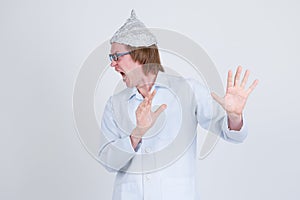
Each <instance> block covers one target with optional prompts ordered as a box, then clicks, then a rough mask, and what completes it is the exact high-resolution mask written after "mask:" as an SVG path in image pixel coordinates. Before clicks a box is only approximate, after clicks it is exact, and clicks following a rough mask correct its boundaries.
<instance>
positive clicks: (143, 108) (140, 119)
mask: <svg viewBox="0 0 300 200" xmlns="http://www.w3.org/2000/svg"><path fill="white" fill-rule="evenodd" d="M155 94H156V90H154V91H153V92H152V93H150V92H149V94H148V96H146V97H145V98H144V100H143V102H142V103H141V104H140V105H139V106H138V108H137V109H136V111H135V115H136V124H137V126H136V128H135V129H134V131H133V133H132V134H131V136H132V137H134V138H136V139H138V141H139V140H140V139H141V138H142V137H143V135H144V134H145V133H146V132H147V131H148V130H149V129H150V128H151V127H152V126H153V124H154V123H155V121H156V119H157V118H158V116H159V115H160V114H161V113H162V112H163V111H164V110H165V109H166V107H167V105H166V104H162V105H161V106H160V107H159V108H158V109H157V110H156V111H154V112H152V110H151V106H152V100H153V98H154V96H155Z"/></svg>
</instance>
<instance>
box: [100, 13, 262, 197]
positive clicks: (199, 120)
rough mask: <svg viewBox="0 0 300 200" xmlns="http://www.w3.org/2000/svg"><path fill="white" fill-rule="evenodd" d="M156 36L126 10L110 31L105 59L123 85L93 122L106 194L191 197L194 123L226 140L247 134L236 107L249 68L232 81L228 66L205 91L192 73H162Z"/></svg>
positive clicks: (240, 109) (243, 92) (240, 104)
mask: <svg viewBox="0 0 300 200" xmlns="http://www.w3.org/2000/svg"><path fill="white" fill-rule="evenodd" d="M156 44H157V41H156V38H155V37H154V35H153V34H152V33H151V32H150V31H149V30H148V29H147V28H146V27H145V25H144V24H143V23H142V22H141V21H140V20H138V19H137V18H136V16H135V13H134V11H132V13H131V17H130V18H129V19H128V20H127V21H126V23H125V24H124V25H123V26H122V27H121V28H120V29H119V30H118V31H117V32H116V33H115V34H114V36H113V37H112V39H111V54H110V59H111V66H112V67H113V68H114V69H115V71H117V72H118V73H120V75H121V76H122V79H123V81H124V82H125V84H126V86H127V88H126V89H125V90H123V91H121V92H120V93H118V94H116V95H113V96H112V97H111V98H110V99H109V101H108V102H107V105H106V107H105V110H104V114H103V118H102V124H101V131H102V133H103V134H104V136H105V138H106V141H105V142H103V144H102V145H101V147H100V150H99V159H100V161H101V162H102V164H103V165H104V166H105V167H106V168H107V169H108V170H109V171H114V172H117V175H116V180H115V186H114V192H113V199H114V200H117V199H118V200H123V199H126V200H128V199H130V200H141V199H143V200H146V199H155V200H160V199H168V200H170V199H178V200H179V199H180V200H182V199H185V200H194V199H198V196H197V195H198V193H197V191H196V128H197V125H198V124H199V125H200V126H202V127H203V128H206V129H208V128H209V129H210V130H211V131H212V132H214V133H216V134H220V136H221V137H222V138H223V139H225V140H227V141H231V142H242V141H243V140H244V139H245V138H246V136H247V130H246V127H245V125H244V119H243V115H242V113H243V109H244V107H245V104H246V101H247V98H248V96H249V94H250V93H251V92H252V91H253V89H254V88H255V87H256V85H257V83H258V81H254V82H253V84H252V85H251V86H250V87H249V88H248V89H245V85H246V82H247V79H248V76H249V71H246V72H245V75H244V77H243V79H242V80H241V81H240V76H241V72H242V68H241V67H238V68H237V71H236V74H235V76H234V81H232V79H233V75H232V72H231V71H229V72H228V81H227V89H226V95H225V96H224V97H219V96H217V95H216V94H214V93H212V95H211V94H210V93H209V91H208V90H207V89H206V88H205V87H204V86H203V85H201V84H200V83H198V82H197V81H195V80H190V79H184V78H182V77H177V76H171V75H167V74H165V73H164V68H163V67H162V65H161V63H160V58H159V51H158V48H157V45H156ZM211 96H212V97H213V99H214V100H215V101H216V102H218V103H219V105H221V106H219V105H217V106H214V104H215V102H213V100H212V98H211ZM153 107H156V108H155V109H153ZM221 107H222V108H223V109H224V110H225V111H226V115H225V114H222V112H221Z"/></svg>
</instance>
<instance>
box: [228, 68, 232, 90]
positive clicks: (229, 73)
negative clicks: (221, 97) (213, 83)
mask: <svg viewBox="0 0 300 200" xmlns="http://www.w3.org/2000/svg"><path fill="white" fill-rule="evenodd" d="M230 87H232V71H231V70H229V71H228V76H227V90H228V88H230Z"/></svg>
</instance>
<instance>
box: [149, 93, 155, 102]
mask: <svg viewBox="0 0 300 200" xmlns="http://www.w3.org/2000/svg"><path fill="white" fill-rule="evenodd" d="M155 94H156V90H153V92H152V93H151V94H150V96H149V104H150V105H151V104H152V100H153V98H154V96H155Z"/></svg>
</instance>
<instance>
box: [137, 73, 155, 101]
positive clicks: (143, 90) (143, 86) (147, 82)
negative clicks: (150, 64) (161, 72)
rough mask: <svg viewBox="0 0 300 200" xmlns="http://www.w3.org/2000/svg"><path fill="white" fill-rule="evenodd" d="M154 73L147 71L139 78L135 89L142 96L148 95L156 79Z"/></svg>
mask: <svg viewBox="0 0 300 200" xmlns="http://www.w3.org/2000/svg"><path fill="white" fill-rule="evenodd" d="M156 76H157V75H155V74H151V73H149V74H148V75H147V76H144V77H143V78H142V80H141V83H140V84H139V85H138V86H137V89H138V91H139V93H140V94H141V95H142V96H143V97H146V96H148V94H149V92H150V90H151V88H152V86H153V84H154V82H155V80H156Z"/></svg>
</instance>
